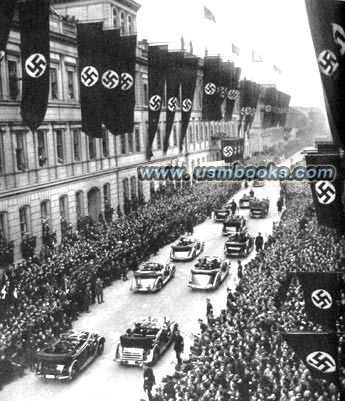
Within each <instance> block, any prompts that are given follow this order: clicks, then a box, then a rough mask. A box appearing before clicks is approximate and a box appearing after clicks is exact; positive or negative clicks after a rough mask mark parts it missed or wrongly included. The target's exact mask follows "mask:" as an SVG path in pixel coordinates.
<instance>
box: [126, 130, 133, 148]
mask: <svg viewBox="0 0 345 401" xmlns="http://www.w3.org/2000/svg"><path fill="white" fill-rule="evenodd" d="M127 136H128V152H133V134H132V133H131V132H129V133H128V134H127Z"/></svg>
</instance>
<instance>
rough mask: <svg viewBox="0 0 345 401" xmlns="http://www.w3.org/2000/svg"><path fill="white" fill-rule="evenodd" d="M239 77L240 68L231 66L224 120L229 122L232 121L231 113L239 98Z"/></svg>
mask: <svg viewBox="0 0 345 401" xmlns="http://www.w3.org/2000/svg"><path fill="white" fill-rule="evenodd" d="M240 76H241V68H239V67H235V66H234V65H233V64H232V67H231V80H230V86H229V89H228V93H227V96H226V105H225V117H224V118H225V120H227V121H230V120H231V119H232V113H233V110H234V105H235V102H236V100H237V99H238V97H239V81H240Z"/></svg>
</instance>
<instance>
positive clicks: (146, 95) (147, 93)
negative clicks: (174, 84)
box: [143, 84, 149, 106]
mask: <svg viewBox="0 0 345 401" xmlns="http://www.w3.org/2000/svg"><path fill="white" fill-rule="evenodd" d="M143 90H144V106H147V105H148V104H149V91H148V87H147V84H144V85H143Z"/></svg>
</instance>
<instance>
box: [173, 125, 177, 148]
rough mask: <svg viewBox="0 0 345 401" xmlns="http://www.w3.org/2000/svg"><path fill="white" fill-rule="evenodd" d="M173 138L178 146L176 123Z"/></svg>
mask: <svg viewBox="0 0 345 401" xmlns="http://www.w3.org/2000/svg"><path fill="white" fill-rule="evenodd" d="M173 140H174V146H177V128H176V125H174V128H173Z"/></svg>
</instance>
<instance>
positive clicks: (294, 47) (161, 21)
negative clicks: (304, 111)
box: [137, 0, 324, 109]
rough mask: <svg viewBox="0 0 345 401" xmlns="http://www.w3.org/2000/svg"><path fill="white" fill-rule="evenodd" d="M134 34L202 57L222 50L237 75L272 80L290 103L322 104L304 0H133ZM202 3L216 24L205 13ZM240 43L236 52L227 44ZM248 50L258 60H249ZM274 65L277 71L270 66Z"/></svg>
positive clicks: (250, 56)
mask: <svg viewBox="0 0 345 401" xmlns="http://www.w3.org/2000/svg"><path fill="white" fill-rule="evenodd" d="M137 1H138V3H139V4H141V9H140V10H139V11H138V14H137V31H138V39H139V40H141V39H148V40H149V42H150V43H168V44H169V49H179V48H180V44H181V39H180V38H181V36H182V35H183V37H184V41H185V48H186V49H187V50H189V42H190V41H192V43H193V52H194V54H196V55H199V56H204V54H205V47H207V50H208V54H220V55H221V56H222V57H223V59H224V60H225V61H226V60H231V61H234V62H235V64H236V65H237V66H240V67H242V75H241V79H243V78H244V77H245V78H247V79H252V80H255V81H256V82H258V83H261V84H272V83H273V84H276V85H277V87H278V89H279V90H282V91H283V92H286V93H288V94H290V95H291V102H290V105H292V106H312V107H320V108H321V109H324V100H323V94H322V85H321V80H320V74H319V69H318V65H317V61H316V56H315V52H314V47H313V43H312V39H311V35H310V29H309V24H308V18H307V14H306V10H305V4H304V1H303V0H289V1H287V0H137ZM204 5H205V6H206V7H207V8H208V9H209V10H211V12H212V13H213V15H214V17H215V19H216V23H214V22H213V21H210V20H208V19H205V18H204ZM232 43H233V44H235V45H236V46H237V47H239V48H240V56H239V57H238V56H236V55H234V54H233V53H232V51H231V44H232ZM252 51H255V52H256V53H257V54H259V55H260V56H261V58H262V60H263V61H262V62H252ZM273 65H276V66H277V67H278V68H279V69H280V70H281V74H279V73H277V72H275V71H274V69H273Z"/></svg>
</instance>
